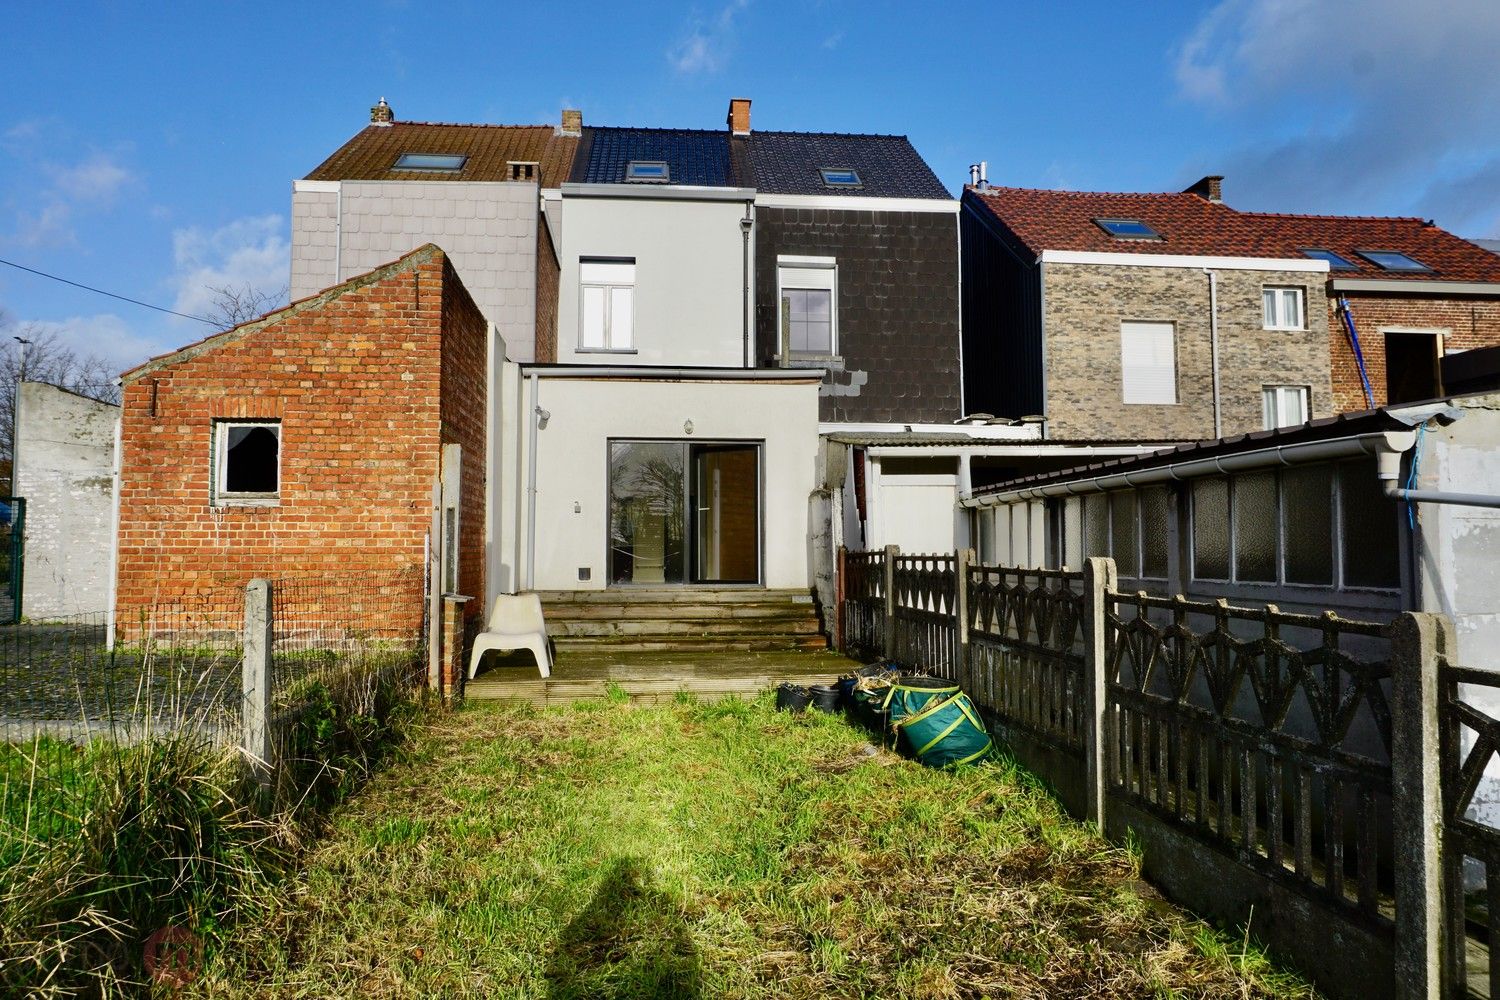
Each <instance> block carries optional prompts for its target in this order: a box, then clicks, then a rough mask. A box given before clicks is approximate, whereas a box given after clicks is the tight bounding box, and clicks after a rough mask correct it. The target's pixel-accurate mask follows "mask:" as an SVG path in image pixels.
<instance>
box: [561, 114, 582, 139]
mask: <svg viewBox="0 0 1500 1000" xmlns="http://www.w3.org/2000/svg"><path fill="white" fill-rule="evenodd" d="M558 134H559V135H575V136H576V135H583V112H582V111H580V110H578V109H577V108H563V113H562V128H561V129H559V130H558Z"/></svg>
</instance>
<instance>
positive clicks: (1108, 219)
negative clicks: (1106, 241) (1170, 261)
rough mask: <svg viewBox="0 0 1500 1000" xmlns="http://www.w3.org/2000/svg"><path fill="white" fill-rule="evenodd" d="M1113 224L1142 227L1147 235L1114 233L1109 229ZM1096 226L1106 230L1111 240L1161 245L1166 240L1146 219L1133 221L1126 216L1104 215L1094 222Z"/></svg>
mask: <svg viewBox="0 0 1500 1000" xmlns="http://www.w3.org/2000/svg"><path fill="white" fill-rule="evenodd" d="M1112 224H1113V225H1126V226H1140V227H1141V228H1142V229H1144V230H1146V232H1145V233H1117V232H1115V231H1113V230H1112V229H1110V228H1109V227H1110V226H1111V225H1112ZM1094 225H1096V226H1098V227H1099V228H1100V229H1102V230H1104V232H1105V234H1106V235H1107V236H1109V237H1110V239H1115V240H1145V241H1148V242H1158V243H1159V242H1162V241H1164V240H1165V239H1166V237H1165V236H1163V235H1162V234H1161V233H1158V232H1157V231H1156V227H1155V226H1152V225H1151V224H1150V223H1148V222H1147V221H1146V220H1145V219H1133V218H1129V217H1126V216H1113V215H1104V216H1100V217H1099V218H1097V219H1095V220H1094Z"/></svg>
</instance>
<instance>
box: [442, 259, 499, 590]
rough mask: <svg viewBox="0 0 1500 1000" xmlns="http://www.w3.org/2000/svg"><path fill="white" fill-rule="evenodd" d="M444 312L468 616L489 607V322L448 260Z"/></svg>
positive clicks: (445, 422) (447, 411) (449, 440)
mask: <svg viewBox="0 0 1500 1000" xmlns="http://www.w3.org/2000/svg"><path fill="white" fill-rule="evenodd" d="M444 269H445V278H446V280H445V281H444V282H443V316H442V336H443V346H442V399H441V406H440V412H441V414H442V428H443V430H442V439H443V444H457V445H459V446H461V447H462V448H463V467H462V470H461V475H462V479H461V483H462V485H461V486H460V489H461V491H462V500H461V505H460V508H459V518H458V520H459V531H458V535H459V548H460V553H459V560H458V590H459V593H461V594H463V595H465V596H467V597H471V598H478V600H471V601H469V602H468V603H467V604H466V605H464V617H465V619H472V618H474V617H475V616H476V615H480V614H483V613H485V609H484V596H485V595H484V504H485V469H484V457H485V399H486V396H487V393H486V390H485V383H486V379H487V377H488V371H489V357H488V353H489V350H488V344H487V340H488V337H489V324H488V323H487V322H486V320H485V318H484V314H483V313H481V312H480V311H479V307H478V306H476V305H475V304H474V300H473V299H471V298H469V294H468V292H466V291H464V286H463V285H462V284H461V283H460V282H459V281H458V277H457V275H456V274H455V273H454V271H453V267H452V265H451V264H448V263H445V265H444Z"/></svg>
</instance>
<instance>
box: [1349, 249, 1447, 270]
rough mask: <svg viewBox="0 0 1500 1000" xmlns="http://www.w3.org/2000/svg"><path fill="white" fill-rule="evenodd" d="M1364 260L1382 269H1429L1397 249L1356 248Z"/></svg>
mask: <svg viewBox="0 0 1500 1000" xmlns="http://www.w3.org/2000/svg"><path fill="white" fill-rule="evenodd" d="M1354 252H1355V253H1357V254H1359V255H1360V256H1361V257H1363V258H1364V259H1365V260H1367V261H1369V262H1370V263H1371V264H1374V265H1375V266H1376V267H1378V268H1380V269H1381V270H1383V271H1431V270H1432V268H1430V267H1428V266H1427V265H1426V264H1424V263H1422V262H1421V261H1419V260H1416V259H1414V258H1412V257H1408V256H1407V255H1406V254H1404V253H1402V252H1401V251H1399V250H1356V251H1354Z"/></svg>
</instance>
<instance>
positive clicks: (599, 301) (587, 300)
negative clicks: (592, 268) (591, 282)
mask: <svg viewBox="0 0 1500 1000" xmlns="http://www.w3.org/2000/svg"><path fill="white" fill-rule="evenodd" d="M604 291H605V290H604V289H603V288H585V289H584V290H583V336H582V339H581V340H580V341H579V346H580V347H603V346H604Z"/></svg>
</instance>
